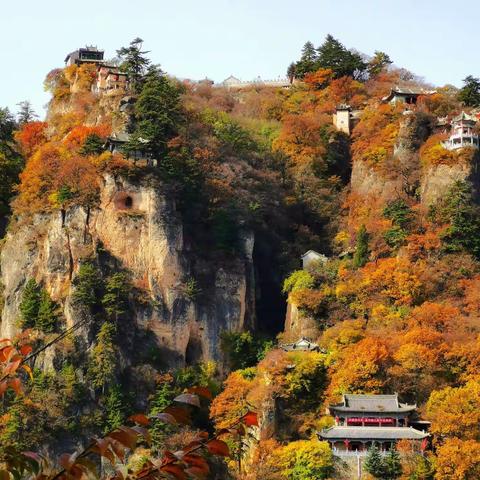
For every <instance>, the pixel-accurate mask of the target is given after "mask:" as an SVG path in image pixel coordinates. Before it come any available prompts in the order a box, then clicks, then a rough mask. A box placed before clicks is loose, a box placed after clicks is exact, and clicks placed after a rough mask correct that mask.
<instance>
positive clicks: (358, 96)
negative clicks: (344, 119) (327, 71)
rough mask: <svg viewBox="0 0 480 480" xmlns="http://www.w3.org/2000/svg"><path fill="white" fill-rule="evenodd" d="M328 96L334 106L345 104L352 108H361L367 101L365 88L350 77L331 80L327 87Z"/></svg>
mask: <svg viewBox="0 0 480 480" xmlns="http://www.w3.org/2000/svg"><path fill="white" fill-rule="evenodd" d="M328 95H329V100H330V101H332V102H334V103H335V105H338V104H341V103H346V104H348V105H350V106H351V107H353V108H359V107H362V106H363V104H364V102H366V100H367V96H366V92H365V86H364V85H363V83H360V82H358V81H357V80H354V79H353V78H352V77H341V78H337V79H336V80H333V82H331V83H330V86H329V87H328Z"/></svg>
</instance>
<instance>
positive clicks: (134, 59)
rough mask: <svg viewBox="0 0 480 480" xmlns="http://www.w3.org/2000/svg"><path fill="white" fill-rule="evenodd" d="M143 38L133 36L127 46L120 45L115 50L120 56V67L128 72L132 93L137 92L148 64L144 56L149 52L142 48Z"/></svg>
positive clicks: (148, 61)
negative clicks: (118, 48)
mask: <svg viewBox="0 0 480 480" xmlns="http://www.w3.org/2000/svg"><path fill="white" fill-rule="evenodd" d="M142 45H143V40H142V39H141V38H138V37H137V38H135V39H134V40H132V41H131V42H130V45H129V46H128V47H122V48H120V50H117V55H118V56H119V57H120V60H121V64H120V68H121V70H122V71H123V72H125V73H127V74H128V82H129V86H130V89H131V90H132V91H133V92H134V93H139V92H140V90H141V87H142V84H143V77H144V75H145V72H146V70H147V69H148V67H149V66H150V60H149V59H148V58H147V57H146V56H145V54H147V53H149V52H147V51H143V50H142Z"/></svg>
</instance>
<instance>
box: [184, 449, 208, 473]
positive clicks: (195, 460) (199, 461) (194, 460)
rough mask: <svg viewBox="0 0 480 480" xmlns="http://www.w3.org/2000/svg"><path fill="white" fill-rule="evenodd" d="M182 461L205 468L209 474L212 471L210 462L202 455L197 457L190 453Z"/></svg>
mask: <svg viewBox="0 0 480 480" xmlns="http://www.w3.org/2000/svg"><path fill="white" fill-rule="evenodd" d="M182 461H183V462H185V463H188V464H189V465H192V466H194V467H197V468H203V469H204V470H205V472H207V473H208V472H209V470H210V467H209V466H208V462H207V461H206V460H205V459H204V458H203V457H202V456H201V455H197V454H195V453H189V454H187V455H184V456H183V458H182Z"/></svg>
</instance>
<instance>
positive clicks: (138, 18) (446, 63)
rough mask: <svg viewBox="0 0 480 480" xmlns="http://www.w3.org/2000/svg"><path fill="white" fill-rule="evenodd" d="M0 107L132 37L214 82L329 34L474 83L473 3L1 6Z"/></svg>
mask: <svg viewBox="0 0 480 480" xmlns="http://www.w3.org/2000/svg"><path fill="white" fill-rule="evenodd" d="M0 3H1V8H0V40H1V45H2V46H1V48H0V66H1V67H0V106H8V107H10V108H11V109H13V110H15V109H16V107H15V105H16V104H17V103H18V102H19V101H21V100H24V99H29V100H31V101H32V102H33V104H34V106H35V108H36V109H37V111H38V112H39V113H43V105H44V104H45V103H46V101H47V100H48V97H47V95H46V94H45V93H44V92H43V87H42V82H43V79H44V77H45V75H46V73H47V72H49V71H50V70H51V69H52V68H55V67H60V66H62V65H63V59H64V57H65V55H66V54H67V53H68V52H70V51H72V50H75V49H76V48H78V47H80V46H84V45H85V44H94V45H98V47H101V48H104V49H105V50H106V55H107V56H114V54H115V50H116V49H117V48H119V47H121V46H124V45H127V44H128V43H129V42H130V40H132V39H133V38H134V37H137V36H139V37H141V38H143V39H144V41H145V43H144V46H145V48H146V49H148V50H151V54H150V56H151V58H152V59H153V61H154V62H155V63H159V64H161V66H162V68H163V69H164V70H166V71H167V72H169V73H170V74H172V75H176V76H178V77H183V78H185V77H186V78H192V79H201V78H204V77H205V76H208V77H209V78H212V79H213V80H215V81H221V80H223V79H224V78H226V77H227V76H228V75H230V74H234V75H236V76H238V77H240V78H241V79H243V80H249V79H252V78H254V77H256V76H257V75H260V76H262V77H263V78H273V77H277V76H278V75H283V74H284V73H285V70H286V67H287V66H288V64H289V63H290V62H291V61H292V60H294V59H296V58H297V57H298V55H299V52H300V49H301V47H302V45H303V44H304V43H305V41H307V40H311V41H312V42H313V43H314V44H315V45H319V44H320V43H321V42H322V40H323V38H324V37H325V35H326V34H327V33H331V34H333V35H334V36H335V37H337V38H338V39H339V40H340V41H341V42H342V43H344V44H345V45H346V46H347V47H349V48H356V49H357V50H359V51H362V52H364V53H367V54H371V53H373V51H374V50H383V51H385V52H387V53H388V54H389V55H390V57H391V58H392V59H393V60H394V61H395V63H396V64H397V65H398V66H403V67H405V68H408V69H409V70H411V71H413V72H415V73H417V74H418V75H421V76H423V77H424V78H425V80H427V81H428V82H431V83H433V84H435V85H444V84H446V83H451V84H454V85H457V86H458V85H460V84H461V80H462V78H464V77H465V76H466V75H468V74H473V75H476V76H480V64H479V61H478V60H479V55H478V48H479V45H480V28H479V26H478V22H479V18H480V2H479V1H478V0H463V1H462V2H452V1H451V0H416V1H414V0H396V1H392V0H363V1H361V0H293V1H292V0H204V1H201V0H168V1H167V0H73V1H71V0H23V1H22V0H1V2H0Z"/></svg>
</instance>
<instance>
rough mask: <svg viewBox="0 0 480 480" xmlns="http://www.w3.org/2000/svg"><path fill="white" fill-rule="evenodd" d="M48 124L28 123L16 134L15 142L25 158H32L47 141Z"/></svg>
mask: <svg viewBox="0 0 480 480" xmlns="http://www.w3.org/2000/svg"><path fill="white" fill-rule="evenodd" d="M47 127H48V124H47V122H28V123H25V124H24V125H22V127H21V128H20V130H19V131H18V132H16V133H15V140H16V141H17V142H18V144H19V146H20V151H21V152H22V154H23V155H24V156H25V157H30V156H31V155H32V154H33V152H35V150H36V149H37V148H38V147H40V146H41V145H43V144H44V143H45V142H46V141H47V135H46V129H47Z"/></svg>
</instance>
